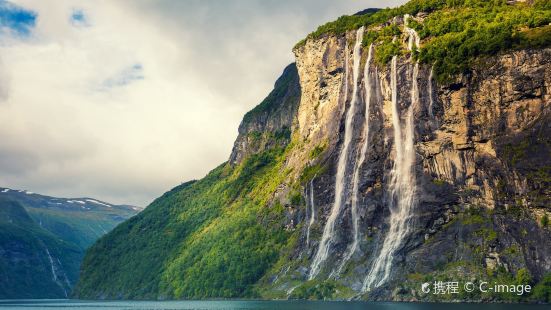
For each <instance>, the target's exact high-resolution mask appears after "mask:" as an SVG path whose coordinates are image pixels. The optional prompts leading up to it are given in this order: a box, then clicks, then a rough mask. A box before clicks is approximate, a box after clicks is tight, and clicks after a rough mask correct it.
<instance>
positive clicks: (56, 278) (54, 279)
mask: <svg viewBox="0 0 551 310" xmlns="http://www.w3.org/2000/svg"><path fill="white" fill-rule="evenodd" d="M44 248H45V249H46V254H47V255H48V260H49V261H50V268H51V271H52V280H53V281H54V282H55V283H56V284H57V285H58V286H59V287H60V288H61V289H62V290H63V293H64V294H65V297H67V296H68V295H67V290H65V288H64V287H63V285H62V284H61V283H59V281H58V277H57V274H56V270H55V269H56V268H55V266H54V259H53V258H52V255H50V250H49V249H48V247H47V246H46V245H44ZM66 281H67V280H66Z"/></svg>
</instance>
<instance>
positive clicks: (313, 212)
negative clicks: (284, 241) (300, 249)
mask: <svg viewBox="0 0 551 310" xmlns="http://www.w3.org/2000/svg"><path fill="white" fill-rule="evenodd" d="M314 178H315V177H314ZM314 178H312V180H310V186H309V187H310V193H309V194H308V197H310V201H309V204H310V220H309V221H308V230H307V231H306V246H309V245H310V229H311V228H312V225H313V224H314V222H315V221H316V209H315V205H314Z"/></svg>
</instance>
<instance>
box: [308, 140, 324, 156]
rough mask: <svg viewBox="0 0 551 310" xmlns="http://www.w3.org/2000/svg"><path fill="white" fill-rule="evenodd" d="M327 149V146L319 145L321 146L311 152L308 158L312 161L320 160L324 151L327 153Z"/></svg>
mask: <svg viewBox="0 0 551 310" xmlns="http://www.w3.org/2000/svg"><path fill="white" fill-rule="evenodd" d="M326 148H327V144H319V145H316V146H315V147H314V148H313V149H312V150H311V151H310V154H308V157H309V158H310V159H316V158H318V157H319V156H320V155H321V154H322V153H323V151H325V149H326Z"/></svg>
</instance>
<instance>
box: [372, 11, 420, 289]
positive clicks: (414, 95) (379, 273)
mask: <svg viewBox="0 0 551 310" xmlns="http://www.w3.org/2000/svg"><path fill="white" fill-rule="evenodd" d="M408 18H409V16H408V15H406V16H404V29H405V31H406V33H407V34H408V35H409V39H408V40H409V43H408V49H409V50H410V51H411V50H413V44H415V47H416V48H419V36H418V35H417V33H416V32H415V30H413V29H411V28H409V27H408V26H407V21H408ZM397 62H398V59H397V56H394V57H393V58H392V63H391V78H390V79H391V89H392V126H393V128H394V149H395V160H394V165H393V168H392V171H391V173H390V176H391V177H390V186H389V189H390V195H389V196H390V200H389V207H390V227H389V231H388V232H387V234H386V236H385V239H384V242H383V245H382V247H381V250H380V253H379V255H378V257H377V258H376V259H375V261H374V262H373V265H372V268H371V270H370V271H369V273H368V275H367V277H366V278H365V281H364V285H363V291H367V290H369V289H371V288H372V287H377V286H380V285H381V284H383V283H384V282H385V281H386V280H387V279H388V277H389V275H390V269H391V267H392V262H393V260H394V256H395V254H396V251H397V250H398V249H399V247H400V246H401V244H402V242H403V240H404V238H405V237H406V236H407V235H408V234H409V230H410V219H411V211H412V209H413V207H414V203H415V201H414V199H415V191H416V183H415V173H414V164H415V149H414V124H413V111H414V107H415V106H416V105H417V104H418V101H419V89H418V83H417V78H418V74H419V64H418V63H416V64H415V65H414V66H413V74H412V87H411V102H410V106H409V108H408V110H407V114H406V116H405V126H404V127H405V128H404V133H402V126H401V120H400V114H399V113H400V108H399V103H398V76H397Z"/></svg>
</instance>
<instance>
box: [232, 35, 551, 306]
mask: <svg viewBox="0 0 551 310" xmlns="http://www.w3.org/2000/svg"><path fill="white" fill-rule="evenodd" d="M354 36H355V33H352V32H350V33H347V34H346V35H345V36H340V37H339V36H326V37H323V38H321V39H318V40H309V41H307V42H306V44H305V45H304V46H302V47H300V48H299V49H298V50H296V51H295V54H296V56H297V68H298V73H299V76H300V87H301V96H300V98H301V99H300V105H299V106H298V109H297V113H298V114H297V116H296V120H297V126H296V127H294V130H295V131H296V132H297V133H298V134H299V135H300V142H301V143H302V145H301V148H297V149H296V150H294V152H292V153H291V154H290V155H289V157H288V159H287V166H288V167H290V168H292V169H293V170H294V171H299V172H300V171H303V170H304V169H308V167H314V166H321V167H323V169H321V170H320V171H323V173H317V174H316V175H315V176H312V177H313V178H314V179H313V182H312V184H313V191H312V190H310V189H309V188H308V186H310V185H309V184H310V181H311V179H308V180H306V182H305V183H304V193H305V201H307V202H309V201H312V200H313V201H314V202H315V209H316V210H315V213H316V216H317V218H316V221H315V223H314V224H313V225H308V224H307V220H308V219H309V211H308V208H309V204H308V203H307V206H306V207H305V208H304V209H301V210H302V214H297V215H295V217H294V218H295V221H296V222H297V223H298V225H296V227H297V229H301V233H300V234H301V238H300V240H299V242H298V244H297V247H296V249H295V250H294V252H293V253H294V254H293V256H292V257H291V258H290V259H289V266H290V267H291V268H290V270H289V269H288V268H284V269H285V270H286V272H285V275H282V274H278V277H275V278H276V279H277V280H276V281H273V282H272V283H271V288H272V289H273V290H276V291H277V290H279V289H281V290H284V289H285V290H287V288H289V287H291V285H290V284H289V283H290V282H294V281H296V280H301V281H306V279H307V274H308V272H307V271H305V270H308V268H309V264H310V263H311V261H312V259H313V257H314V255H315V253H316V250H317V247H318V246H319V240H320V238H321V234H322V232H323V228H324V225H325V223H326V222H327V219H328V217H329V214H330V213H331V210H332V206H333V203H334V201H335V197H334V196H335V184H334V183H335V174H336V170H337V168H336V165H337V161H338V156H339V152H340V149H341V148H342V147H343V146H342V143H343V137H344V117H345V114H346V111H347V110H348V109H350V104H351V100H350V97H351V96H350V92H351V89H352V86H353V85H352V80H351V78H350V77H349V78H348V80H346V79H345V76H346V75H345V65H344V59H345V54H344V53H345V45H346V44H347V42H350V41H353V40H354ZM349 50H351V49H349ZM362 53H363V54H364V58H363V59H365V54H367V48H364V49H363V50H362ZM349 59H352V57H349ZM364 63H365V62H362V65H361V70H360V71H362V72H363V70H364ZM349 66H352V64H351V63H349ZM373 70H376V71H375V72H376V73H375V76H376V78H375V81H374V86H373V89H372V96H375V97H376V98H375V99H372V101H371V109H370V114H369V115H368V116H367V117H368V118H369V132H370V134H369V137H368V138H367V139H368V142H367V143H368V144H369V147H368V150H369V151H368V155H367V158H366V160H365V162H364V163H363V164H362V166H361V167H360V173H359V175H360V177H359V184H358V187H359V197H358V200H359V203H358V204H359V216H360V220H359V224H360V225H359V226H360V243H359V247H358V249H357V251H356V252H355V253H354V254H353V255H352V256H351V259H350V260H349V261H348V262H347V263H346V264H345V267H344V269H343V271H342V273H341V274H339V275H338V276H334V275H333V276H332V277H330V274H331V272H332V271H334V269H335V268H336V266H338V265H340V264H341V262H342V259H343V257H344V256H345V253H346V251H347V249H349V246H350V244H351V242H352V239H353V235H352V231H353V230H352V226H353V222H352V221H353V220H352V211H351V200H352V195H351V194H350V187H351V185H349V186H348V187H349V188H348V192H347V197H346V199H345V200H346V201H345V203H344V207H343V209H342V211H341V213H340V214H339V216H338V220H337V225H336V226H337V227H338V228H337V230H336V231H335V233H334V238H333V240H334V242H333V243H332V244H331V246H330V255H329V258H328V259H327V261H326V262H325V263H324V264H323V267H322V271H321V272H320V274H319V275H318V276H317V277H316V278H315V281H319V282H323V281H326V280H330V281H336V283H338V285H342V286H343V287H346V288H347V289H349V290H350V291H351V292H352V293H350V292H349V293H346V294H344V293H342V294H341V297H342V298H369V299H375V300H387V299H394V300H418V299H423V298H424V299H426V298H428V297H427V296H421V295H420V294H421V293H419V288H420V281H421V280H420V279H429V278H430V279H434V278H436V279H438V277H441V278H442V280H445V278H446V277H450V275H456V276H457V277H459V279H458V280H467V279H470V278H473V277H474V278H477V279H483V278H488V277H490V278H491V277H494V276H495V277H497V276H498V274H506V275H509V276H510V277H511V278H514V276H515V275H516V274H517V273H518V272H519V270H521V269H525V270H528V271H529V274H530V275H531V277H532V279H533V280H534V281H538V280H539V279H541V278H542V277H543V276H544V275H545V274H546V273H549V272H551V233H550V230H549V228H548V227H542V225H541V224H540V219H541V218H542V217H543V216H544V215H546V214H547V216H550V215H551V209H550V206H551V200H550V199H551V195H550V190H549V188H550V184H549V179H550V173H551V171H550V169H549V167H551V156H549V155H551V143H550V142H551V141H550V134H551V127H550V124H551V115H550V105H551V92H550V91H551V49H543V50H522V51H515V52H510V53H506V54H503V55H500V56H498V57H494V58H492V59H486V60H485V65H484V67H483V68H482V67H480V68H473V70H472V71H471V72H470V74H466V75H462V76H459V77H457V79H456V80H455V81H454V82H451V83H448V84H445V85H440V84H438V83H436V82H435V81H433V80H429V76H431V74H430V71H431V68H430V66H427V65H420V67H419V75H418V80H417V84H418V87H419V104H417V105H415V107H414V112H413V113H414V120H415V121H414V132H415V135H414V149H415V152H416V156H415V164H414V168H413V169H414V174H415V180H416V181H415V184H411V186H415V207H414V211H413V213H412V214H411V219H410V220H409V222H408V223H409V231H408V233H407V235H406V236H405V237H404V239H403V242H401V245H400V247H399V249H398V250H397V252H396V254H395V257H394V260H393V267H392V271H391V275H390V278H389V280H388V281H387V282H386V283H385V284H384V285H382V286H380V287H377V288H375V289H373V290H371V291H370V292H369V293H366V292H365V291H363V290H362V283H363V281H364V279H365V277H366V275H367V274H368V273H369V270H370V269H371V268H372V265H373V262H374V260H375V258H376V257H377V255H378V253H380V248H381V245H382V243H383V240H384V239H385V236H386V235H387V234H388V230H389V226H390V224H389V214H390V211H389V184H390V179H391V175H390V171H391V170H392V167H393V163H394V161H395V160H396V154H395V149H394V148H395V146H394V143H393V138H394V136H393V135H394V133H393V128H392V113H393V112H392V107H391V104H392V98H391V97H392V89H391V72H390V68H389V66H388V65H387V66H382V67H381V66H377V68H376V69H373ZM412 70H413V64H412V62H411V61H410V59H409V56H408V55H406V56H402V57H400V58H399V59H398V61H397V80H398V83H397V84H398V89H397V100H398V106H399V113H400V114H401V115H402V119H403V117H404V116H403V115H405V114H406V112H407V109H408V108H409V106H410V104H411V89H412V85H413V81H412ZM429 83H430V85H429ZM345 84H348V87H347V88H346V87H344V85H345ZM358 88H359V93H361V94H363V93H364V92H365V84H364V83H363V82H360V85H359V87H358ZM345 89H348V92H349V93H348V96H345V94H344V93H343V92H344V90H345ZM343 98H348V100H343ZM363 99H364V98H360V100H358V101H357V103H356V104H357V106H356V114H355V115H354V119H353V126H352V127H353V131H354V136H353V139H352V142H351V146H350V154H353V155H351V156H350V158H349V160H348V163H347V165H348V169H347V171H348V172H347V180H349V181H347V182H350V180H351V179H352V174H351V171H353V169H354V167H355V165H356V164H357V160H358V156H359V155H358V154H359V150H360V148H361V146H362V145H363V144H364V143H366V137H365V136H364V132H365V127H364V126H365V120H366V116H365V114H364V111H365V100H363ZM279 118H280V116H278V115H276V117H275V120H278V119H279ZM242 127H243V125H242ZM240 132H241V131H240ZM238 142H239V139H238ZM320 145H322V146H324V152H322V153H321V154H320V155H319V156H317V157H315V158H312V156H311V154H312V152H313V150H314V149H315V148H316V147H319V146H320ZM236 146H237V143H236ZM234 150H235V148H234ZM311 195H313V198H312V197H311ZM276 198H277V196H276ZM300 223H302V225H300ZM308 227H310V232H309V234H310V240H309V243H308V244H306V234H307V230H308ZM412 279H414V280H412ZM398 288H400V289H398ZM291 296H292V295H291ZM484 298H485V297H481V296H473V297H472V299H484Z"/></svg>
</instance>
